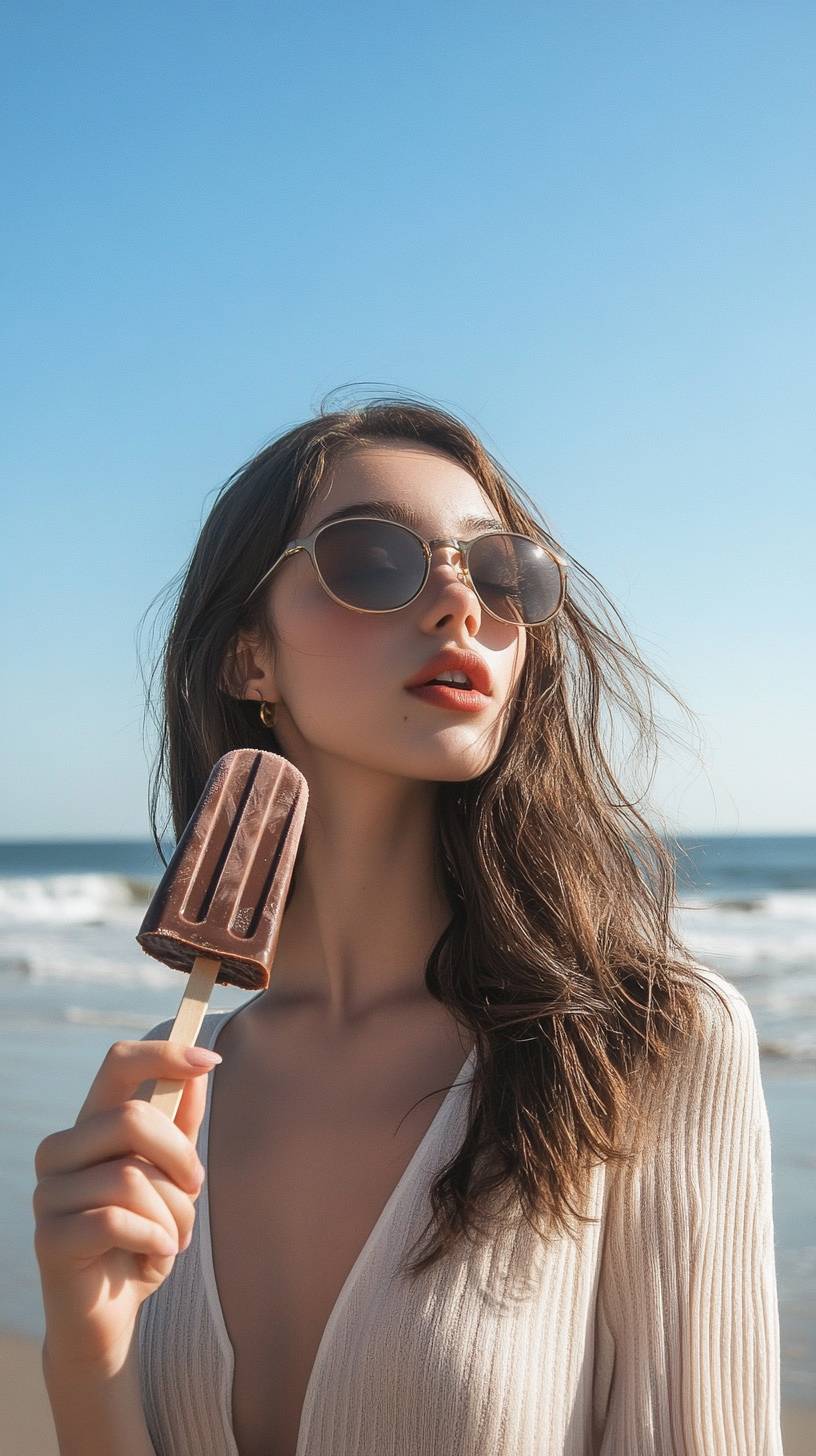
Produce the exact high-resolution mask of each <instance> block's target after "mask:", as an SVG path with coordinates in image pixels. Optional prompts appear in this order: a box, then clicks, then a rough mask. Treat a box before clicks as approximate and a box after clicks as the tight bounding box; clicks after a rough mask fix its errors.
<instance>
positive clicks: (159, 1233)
mask: <svg viewBox="0 0 816 1456" xmlns="http://www.w3.org/2000/svg"><path fill="white" fill-rule="evenodd" d="M34 1245H35V1250H36V1254H37V1259H38V1261H39V1262H40V1264H42V1265H47V1264H49V1263H61V1262H63V1261H65V1260H68V1259H94V1258H98V1257H99V1256H100V1255H101V1254H106V1253H107V1252H108V1250H110V1249H125V1250H126V1251H127V1252H128V1253H132V1254H148V1255H150V1256H151V1258H163V1257H168V1256H170V1255H173V1256H175V1254H176V1253H177V1252H178V1249H177V1246H176V1244H175V1243H174V1241H173V1239H172V1238H171V1237H170V1235H169V1234H168V1232H167V1230H166V1229H165V1228H163V1227H162V1225H161V1224H158V1223H154V1222H153V1220H152V1219H149V1218H143V1217H142V1215H141V1214H139V1213H131V1212H130V1210H129V1209H127V1208H118V1207H115V1206H109V1207H107V1208H89V1209H86V1210H85V1212H84V1213H74V1214H69V1215H68V1216H67V1217H64V1218H49V1219H45V1220H44V1221H43V1222H42V1223H41V1224H38V1226H37V1231H36V1234H35V1237H34Z"/></svg>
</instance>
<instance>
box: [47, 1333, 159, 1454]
mask: <svg viewBox="0 0 816 1456" xmlns="http://www.w3.org/2000/svg"><path fill="white" fill-rule="evenodd" d="M42 1365H43V1376H44V1378H45V1387H46V1390H47V1392H48V1399H49V1401H50V1404H51V1411H52V1414H53V1417H54V1426H55V1429H56V1432H57V1441H58V1443H59V1449H60V1456H110V1453H111V1452H113V1451H115V1452H116V1456H156V1452H155V1450H154V1448H153V1445H152V1443H151V1440H150V1436H149V1435H148V1431H147V1425H146V1423H145V1418H144V1414H143V1411H142V1401H141V1393H140V1390H139V1371H138V1348H137V1342H136V1339H135V1337H134V1339H133V1341H132V1344H131V1349H130V1351H129V1353H128V1355H127V1357H126V1359H125V1360H124V1362H123V1363H122V1365H121V1367H120V1368H119V1369H118V1370H115V1369H112V1370H102V1369H99V1370H92V1369H88V1368H87V1367H85V1366H76V1365H71V1364H70V1362H67V1363H60V1362H59V1361H57V1362H52V1360H51V1359H50V1355H49V1351H48V1339H47V1337H46V1340H45V1343H44V1344H43V1353H42Z"/></svg>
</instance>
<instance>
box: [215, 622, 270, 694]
mask: <svg viewBox="0 0 816 1456" xmlns="http://www.w3.org/2000/svg"><path fill="white" fill-rule="evenodd" d="M218 686H219V687H220V689H221V691H222V692H223V693H227V694H228V696H229V697H231V698H255V697H258V696H260V697H262V698H263V697H266V696H267V695H268V693H271V691H272V687H271V675H270V672H269V669H268V668H267V666H266V664H265V654H263V653H262V652H261V651H260V650H259V644H258V640H257V638H256V637H255V636H253V635H252V634H251V633H249V632H239V633H238V635H237V636H236V637H235V638H234V639H233V641H232V642H231V643H230V645H229V647H228V648H227V651H226V653H225V654H224V662H223V666H222V668H221V677H220V679H219V684H218Z"/></svg>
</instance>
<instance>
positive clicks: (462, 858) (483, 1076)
mask: <svg viewBox="0 0 816 1456" xmlns="http://www.w3.org/2000/svg"><path fill="white" fill-rule="evenodd" d="M383 440H386V441H387V440H395V441H405V440H408V441H413V442H421V443H424V444H426V445H429V446H433V447H435V448H436V449H438V450H442V451H445V452H446V453H447V454H448V455H449V456H450V457H451V458H452V459H453V460H455V461H456V462H458V463H459V464H460V465H462V466H464V468H465V469H466V470H468V471H469V472H470V474H471V475H472V476H473V477H474V479H475V480H476V481H477V482H478V483H479V485H480V486H481V487H482V489H483V491H484V492H485V494H486V495H487V496H488V497H489V499H490V500H491V501H492V503H493V505H494V507H495V508H496V510H497V512H498V514H499V515H500V517H501V519H502V520H503V521H504V523H505V526H506V527H507V528H508V529H510V530H516V531H521V532H525V533H527V534H532V535H535V536H537V537H538V538H539V539H543V540H544V541H545V542H546V543H547V544H549V545H550V546H551V547H552V548H553V549H554V550H555V551H556V552H558V554H559V555H560V556H561V557H562V559H563V560H565V561H566V562H567V573H568V589H567V596H566V601H565V604H564V607H563V610H562V611H561V612H560V613H559V614H558V615H557V616H556V617H555V618H553V619H552V620H551V621H550V622H548V623H546V624H545V625H544V626H542V627H531V628H528V629H527V654H526V659H525V662H524V666H523V669H522V673H521V676H520V679H519V682H518V684H517V687H516V691H515V695H514V700H513V701H512V702H511V703H510V704H509V705H508V713H509V721H508V727H507V732H506V735H505V739H504V742H503V744H502V747H501V749H500V751H499V753H498V755H497V757H496V759H495V761H494V763H493V764H492V765H491V767H490V768H489V769H488V770H487V771H486V772H485V773H483V774H481V775H480V776H479V777H478V778H475V779H472V780H469V781H467V782H464V783H461V782H456V783H442V784H440V785H439V797H438V816H437V836H436V843H435V854H436V856H437V868H438V870H439V872H440V874H441V875H442V877H443V883H444V884H445V886H446V889H447V894H448V897H449V901H450V905H451V907H452V911H453V913H452V918H451V920H450V923H449V924H448V926H447V928H446V929H445V931H444V933H443V934H442V935H441V936H440V938H439V940H438V942H437V944H436V945H435V946H434V948H433V951H432V953H431V955H430V957H429V959H428V963H427V966H426V969H425V984H426V986H427V989H428V991H429V992H430V994H431V995H432V996H434V997H436V998H437V1000H438V1001H440V1002H441V1003H442V1004H443V1005H444V1006H445V1007H447V1008H448V1010H449V1011H450V1012H451V1014H452V1015H453V1016H454V1017H455V1018H456V1020H457V1021H458V1022H459V1023H460V1025H462V1026H464V1027H466V1028H467V1030H468V1032H469V1034H470V1040H471V1041H472V1042H473V1043H474V1045H475V1051H476V1057H475V1059H474V1065H473V1081H472V1086H471V1092H470V1103H469V1115H468V1126H467V1132H466V1135H465V1137H464V1139H463V1142H462V1145H461V1147H460V1149H459V1150H458V1152H457V1154H456V1156H455V1157H454V1158H453V1159H452V1160H451V1161H450V1162H449V1163H448V1165H447V1166H446V1167H445V1168H444V1169H443V1170H442V1171H441V1172H440V1174H439V1175H438V1177H437V1178H436V1179H435V1181H434V1183H433V1185H432V1187H431V1190H430V1202H431V1208H432V1214H431V1218H430V1220H429V1221H428V1224H427V1225H426V1227H425V1229H424V1230H423V1235H422V1236H423V1237H425V1236H426V1235H427V1236H428V1241H427V1243H426V1245H425V1248H424V1249H423V1250H422V1252H421V1254H420V1255H418V1256H417V1257H416V1258H414V1259H413V1261H412V1262H410V1263H409V1264H407V1265H406V1266H405V1267H406V1269H407V1271H408V1272H410V1273H418V1272H419V1271H420V1270H422V1269H424V1268H426V1267H429V1266H430V1265H431V1264H433V1263H434V1262H435V1261H436V1260H437V1259H438V1258H440V1257H441V1256H442V1255H443V1254H444V1253H445V1251H446V1250H447V1249H449V1248H450V1247H451V1245H452V1244H453V1242H454V1240H455V1239H456V1238H457V1237H458V1236H459V1235H460V1234H461V1235H465V1236H466V1237H468V1238H472V1237H473V1235H474V1234H476V1233H477V1232H487V1233H488V1234H489V1232H490V1228H491V1225H492V1226H495V1220H496V1218H497V1216H498V1215H499V1214H500V1213H501V1212H503V1211H504V1210H506V1209H509V1208H513V1207H515V1208H520V1210H521V1213H522V1215H523V1217H524V1218H525V1219H526V1220H527V1222H528V1223H529V1224H530V1225H531V1227H534V1228H535V1229H536V1230H537V1231H538V1232H541V1233H542V1234H543V1233H544V1232H545V1230H546V1229H547V1227H549V1228H556V1227H557V1228H560V1229H562V1230H563V1231H564V1232H566V1233H569V1234H570V1235H571V1234H572V1232H573V1230H572V1228H571V1226H570V1223H569V1215H570V1214H571V1215H573V1216H574V1217H575V1218H576V1219H578V1220H579V1221H580V1222H582V1223H585V1222H590V1221H591V1220H589V1219H588V1218H587V1217H586V1216H585V1215H584V1214H583V1213H582V1212H581V1211H580V1210H581V1204H582V1202H583V1199H584V1196H585V1190H586V1179H587V1176H588V1173H589V1170H590V1168H591V1166H592V1164H593V1162H596V1161H599V1160H601V1161H602V1160H609V1161H623V1162H628V1161H629V1160H630V1159H631V1158H632V1157H634V1156H635V1155H636V1152H637V1148H636V1146H635V1145H631V1146H628V1147H623V1146H622V1145H620V1142H619V1139H620V1135H621V1133H622V1132H623V1130H624V1128H626V1127H629V1128H630V1130H631V1129H632V1128H633V1127H634V1128H637V1104H636V1102H635V1100H634V1098H633V1087H634V1083H635V1079H636V1075H637V1074H638V1073H639V1071H641V1070H643V1069H644V1068H646V1069H647V1070H648V1069H649V1068H651V1067H653V1066H655V1065H657V1064H659V1063H662V1062H663V1061H665V1060H666V1059H667V1058H668V1057H669V1056H671V1055H672V1053H673V1050H674V1048H676V1047H677V1046H678V1045H679V1043H680V1042H681V1041H683V1040H685V1039H686V1038H687V1037H689V1036H690V1035H692V1034H693V1033H694V1031H695V1030H697V1029H699V1027H700V1025H701V1021H700V1009H699V998H698V994H697V993H698V991H699V989H700V987H701V984H702V985H708V983H706V982H703V983H701V981H700V978H699V977H698V976H697V975H696V974H695V971H694V965H695V962H694V960H693V958H692V956H691V954H690V952H689V951H688V950H687V949H686V948H685V947H684V946H683V944H682V943H681V942H680V940H679V939H678V938H677V937H676V935H675V933H674V931H673V929H672V926H671V923H670V916H671V912H672V910H673V907H674V901H675V858H674V855H673V854H672V852H671V850H670V849H669V847H668V840H667V837H666V836H665V835H664V836H661V835H660V834H658V833H657V832H656V831H655V829H654V828H653V827H652V825H651V824H650V822H649V820H648V819H647V817H646V816H645V814H644V813H643V812H641V810H640V809H638V808H637V807H636V804H635V802H634V801H632V800H630V799H628V798H627V795H626V793H625V792H624V789H623V788H622V786H621V784H620V783H619V782H618V780H617V778H616V776H615V769H614V766H613V764H612V762H611V761H610V755H609V753H608V750H607V746H606V744H605V741H604V731H605V726H604V725H605V722H606V721H607V718H606V715H610V716H611V721H612V722H613V723H614V722H615V720H616V718H617V719H618V720H620V719H621V718H622V720H623V721H624V722H625V723H626V724H627V725H628V727H629V729H630V731H632V732H633V734H634V740H633V747H632V750H631V753H630V760H629V762H630V764H631V762H632V761H636V760H637V758H638V756H639V755H640V756H641V757H642V755H643V753H644V751H650V750H651V749H653V747H654V745H655V742H656V740H657V722H656V718H655V714H654V711H653V708H652V695H651V686H652V685H657V686H659V687H661V688H663V689H664V690H665V691H666V692H667V693H668V694H669V696H670V697H671V698H672V699H673V700H674V701H675V703H677V704H678V705H679V706H680V708H681V709H682V710H683V711H684V712H685V713H689V710H688V709H687V708H686V705H685V704H684V703H682V701H681V700H680V698H679V697H678V696H677V694H676V693H675V692H674V690H673V689H672V688H671V687H670V686H669V685H668V684H667V683H666V682H664V680H663V679H662V678H660V677H658V676H657V674H656V673H654V672H653V671H652V669H651V668H649V667H648V666H647V665H646V664H645V662H644V661H643V659H642V658H641V656H640V654H639V652H638V649H637V647H636V644H635V643H634V640H633V639H632V637H631V636H630V634H629V632H628V630H627V629H626V627H625V625H624V623H623V621H622V619H621V617H620V614H619V613H618V611H617V609H616V607H615V606H614V604H613V602H612V600H611V599H610V598H609V597H608V595H607V594H606V592H605V591H604V589H603V588H602V587H601V586H600V584H599V583H598V582H597V581H596V579H595V577H594V576H592V575H591V573H590V572H588V571H587V570H585V568H584V567H582V566H581V565H580V563H579V562H578V561H577V560H576V559H575V558H574V557H573V556H572V555H571V554H570V553H569V552H568V551H567V549H566V548H565V546H564V545H563V543H561V542H559V541H556V540H555V539H554V537H553V536H552V535H551V534H550V532H549V531H548V529H547V526H546V523H545V522H544V520H543V517H542V516H541V514H540V512H539V510H538V508H537V506H536V505H535V503H534V502H533V501H532V500H531V499H530V498H529V496H527V494H526V492H525V491H524V490H523V489H522V488H521V486H520V485H519V484H518V483H517V482H516V481H515V480H514V479H513V477H512V476H511V475H509V474H508V472H507V471H506V470H505V469H504V468H503V467H502V466H501V465H500V464H499V463H498V461H497V460H496V459H494V457H493V456H492V455H491V454H490V453H489V451H488V450H487V449H486V448H485V446H484V445H483V444H482V443H481V441H480V440H479V439H478V438H477V436H476V434H475V433H474V432H473V431H472V430H471V429H470V428H469V427H468V426H467V425H466V424H465V423H463V422H462V421H461V420H460V419H457V418H456V417H455V416H454V415H452V414H450V413H448V412H447V411H445V410H443V409H441V408H440V407H438V406H437V405H435V404H430V403H426V402H424V401H423V400H421V399H419V398H417V397H409V398H406V397H402V396H400V397H393V396H392V397H385V398H375V399H373V400H370V401H368V402H366V403H362V404H358V405H356V406H352V407H348V408H344V409H340V410H335V411H327V410H326V409H325V407H324V406H321V409H320V413H319V414H318V415H317V416H315V417H314V418H312V419H309V420H307V421H306V422H305V423H302V424H299V425H297V426H295V427H294V428H293V429H290V430H288V431H287V432H286V433H285V434H283V435H282V436H280V438H278V439H276V440H274V441H273V442H272V443H271V444H269V445H267V446H266V447H265V448H264V449H262V450H260V451H259V453H258V454H256V455H255V456H253V458H252V459H250V460H249V461H247V462H246V464H244V465H242V466H241V468H240V469H239V470H237V471H236V472H235V473H234V474H233V475H232V476H231V477H230V478H229V479H228V480H227V481H226V482H225V484H224V485H223V486H222V487H221V489H220V491H219V492H218V495H217V497H216V500H215V503H214V505H213V507H212V509H211V511H210V513H209V515H208V517H207V520H206V521H205V523H204V526H203V528H202V530H201V533H200V535H199V538H198V540H197V542H196V545H195V548H194V550H193V552H192V555H191V557H190V559H189V561H188V563H187V565H186V566H185V567H184V568H183V570H182V572H181V573H180V575H179V577H177V578H176V580H175V581H174V582H173V583H171V585H170V588H169V589H168V591H169V592H170V593H171V594H172V596H173V597H175V603H174V608H173V612H172V621H171V623H170V626H169V631H168V632H167V634H166V640H165V642H164V646H163V650H162V652H161V654H160V657H159V658H158V660H157V661H156V663H155V666H154V669H153V672H152V674H151V677H150V680H149V682H148V684H147V702H148V711H152V712H153V714H154V717H155V721H156V725H157V728H158V733H159V745H158V753H157V757H156V760H155V763H154V768H153V772H152V775H151V786H150V811H151V822H152V825H153V834H154V838H155V840H156V843H157V846H158V847H159V851H160V853H161V848H162V846H161V837H162V832H163V831H162V830H160V828H159V824H158V805H159V800H160V797H161V794H162V792H163V791H166V792H167V795H168V798H169V806H170V814H171V816H172V823H173V826H174V830H175V834H176V836H178V835H179V834H180V832H181V830H182V828H183V826H184V825H185V824H186V822H187V820H188V818H189V816H190V814H191V813H192V811H193V809H194V808H195V805H196V803H197V801H198V798H199V796H200V794H201V790H202V788H203V786H204V783H205V781H206V779H207V776H208V774H209V772H210V769H211V768H212V765H213V763H214V762H215V760H216V759H217V758H219V757H220V756H221V754H223V753H226V752H227V751H228V750H229V749H232V748H238V747H258V748H266V749H270V750H272V751H273V752H276V753H280V752H281V749H280V746H279V745H278V743H277V742H276V739H275V735H274V730H270V729H267V728H265V727H264V726H263V725H262V724H261V722H260V720H259V717H258V705H257V703H256V704H252V703H249V702H245V701H242V700H240V699H239V698H235V697H232V696H230V695H229V694H228V693H227V692H226V691H224V689H223V683H224V681H225V679H224V676H223V673H224V665H225V663H227V662H228V661H229V660H230V655H231V649H232V645H233V644H234V642H235V639H236V635H237V633H238V631H239V630H240V629H247V628H249V629H252V630H254V631H256V632H268V630H269V629H268V627H267V625H266V623H265V620H264V618H263V595H264V594H263V593H258V594H257V596H256V598H255V599H254V601H253V603H251V604H250V607H249V609H248V610H243V609H242V606H241V604H242V602H244V600H245V598H246V597H247V596H248V595H249V593H250V592H251V590H252V588H253V587H254V585H255V583H256V582H257V581H259V580H260V578H261V576H262V575H263V573H264V571H265V570H266V569H267V568H268V567H269V565H270V564H271V562H272V561H274V560H275V558H276V557H277V556H278V554H279V553H280V552H281V551H282V550H283V548H284V546H285V544H286V543H287V541H289V540H290V539H291V538H292V537H293V536H295V535H296V534H297V531H298V526H299V523H300V522H301V520H302V519H303V517H304V515H305V512H306V509H307V507H308V505H309V503H310V502H311V501H312V499H313V498H314V497H315V495H316V493H317V490H318V487H319V485H320V482H321V480H323V478H324V477H325V476H326V473H327V471H329V470H330V469H331V467H332V464H333V463H334V462H335V461H336V460H337V459H338V458H339V457H340V456H341V454H342V453H343V452H344V451H347V450H349V449H353V448H355V447H359V446H360V445H364V444H367V443H371V442H373V441H383ZM177 587H178V588H180V589H179V590H178V591H176V588H177ZM587 588H589V592H588V593H587V590H586V589H587ZM582 598H583V599H584V602H585V604H584V605H581V599H582ZM593 598H594V599H595V604H596V609H595V611H594V613H593V611H591V610H589V609H588V605H587V603H588V602H591V601H592V600H593ZM273 645H274V644H273ZM157 677H158V679H159V682H160V689H161V700H160V702H159V701H156V698H155V691H154V690H155V688H156V679H157ZM644 687H645V693H644ZM689 716H691V715H689ZM637 802H638V803H641V804H642V796H641V797H639V798H638V800H637ZM165 827H166V826H165ZM676 848H677V850H678V851H679V846H677V847H676ZM290 893H291V892H290ZM717 994H718V995H719V992H717ZM720 999H722V997H721V998H720ZM429 1095H430V1094H429ZM499 1191H503V1192H504V1193H505V1203H504V1207H503V1209H502V1210H499V1209H497V1207H496V1205H495V1203H494V1200H493V1195H494V1194H495V1193H497V1192H499ZM576 1205H577V1206H576ZM488 1207H490V1212H489V1215H488V1216H487V1217H485V1212H486V1210H487V1209H488ZM418 1242H419V1241H418V1240H417V1241H416V1242H415V1243H414V1245H413V1246H412V1250H415V1249H416V1247H417V1243H418Z"/></svg>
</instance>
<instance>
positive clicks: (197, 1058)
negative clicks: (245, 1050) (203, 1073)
mask: <svg viewBox="0 0 816 1456" xmlns="http://www.w3.org/2000/svg"><path fill="white" fill-rule="evenodd" d="M184 1055H185V1056H186V1058H187V1060H188V1062H189V1063H190V1066H191V1067H217V1066H218V1063H219V1062H221V1061H223V1060H224V1059H223V1057H220V1056H219V1055H218V1052H210V1051H208V1050H207V1048H206V1047H188V1049H187V1051H186V1052H185V1054H184Z"/></svg>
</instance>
